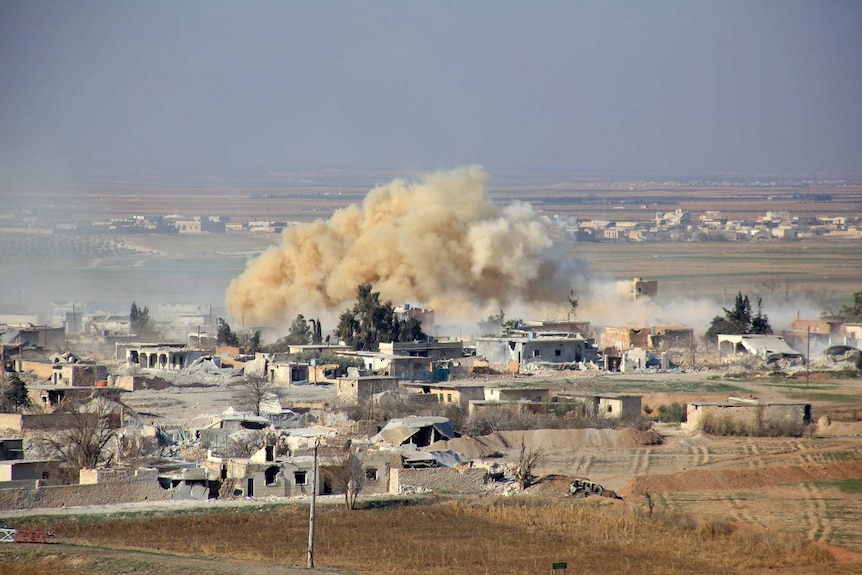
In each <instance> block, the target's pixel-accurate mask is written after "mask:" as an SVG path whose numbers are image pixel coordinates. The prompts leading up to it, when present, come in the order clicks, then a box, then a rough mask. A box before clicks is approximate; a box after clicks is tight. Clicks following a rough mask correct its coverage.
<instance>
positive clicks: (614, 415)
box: [592, 394, 641, 419]
mask: <svg viewBox="0 0 862 575" xmlns="http://www.w3.org/2000/svg"><path fill="white" fill-rule="evenodd" d="M592 401H593V405H594V409H595V414H596V416H597V417H601V418H604V419H622V418H625V417H637V416H639V415H640V414H641V396H639V395H606V394H597V395H595V396H593V400H592Z"/></svg>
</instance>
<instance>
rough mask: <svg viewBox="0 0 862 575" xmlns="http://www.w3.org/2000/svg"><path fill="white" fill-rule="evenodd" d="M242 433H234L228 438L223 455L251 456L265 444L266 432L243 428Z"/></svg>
mask: <svg viewBox="0 0 862 575" xmlns="http://www.w3.org/2000/svg"><path fill="white" fill-rule="evenodd" d="M242 431H243V432H242V433H234V434H232V435H231V437H230V438H229V439H228V442H227V445H226V446H225V450H224V455H225V456H227V457H251V456H252V455H254V454H255V453H256V452H258V451H260V449H261V448H262V447H263V446H264V445H266V444H267V443H266V432H265V431H262V430H256V429H245V430H242Z"/></svg>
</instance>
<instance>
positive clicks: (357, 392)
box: [335, 375, 398, 403]
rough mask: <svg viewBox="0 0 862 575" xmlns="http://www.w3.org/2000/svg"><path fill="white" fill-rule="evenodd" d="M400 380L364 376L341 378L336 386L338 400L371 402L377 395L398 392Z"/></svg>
mask: <svg viewBox="0 0 862 575" xmlns="http://www.w3.org/2000/svg"><path fill="white" fill-rule="evenodd" d="M397 389H398V378H397V377H391V376H387V375H363V376H358V377H340V378H338V383H336V384H335V390H336V394H337V395H338V399H340V400H342V401H346V402H350V403H364V402H366V401H369V400H370V399H371V398H372V397H373V396H374V394H375V393H381V392H383V391H396V390H397Z"/></svg>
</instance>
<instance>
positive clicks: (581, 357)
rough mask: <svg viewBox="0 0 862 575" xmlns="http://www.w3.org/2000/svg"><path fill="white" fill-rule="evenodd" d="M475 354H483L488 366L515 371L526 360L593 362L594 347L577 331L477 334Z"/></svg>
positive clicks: (596, 356) (594, 358) (595, 351)
mask: <svg viewBox="0 0 862 575" xmlns="http://www.w3.org/2000/svg"><path fill="white" fill-rule="evenodd" d="M476 355H477V356H481V357H484V358H485V359H486V360H487V361H488V364H489V365H490V366H492V367H502V368H503V369H508V370H512V371H517V370H518V369H519V368H520V367H521V366H524V365H526V364H528V363H537V362H545V363H559V364H563V363H578V362H595V361H596V360H597V358H598V350H597V349H596V347H595V346H594V345H593V344H592V341H591V340H588V339H586V338H584V337H583V336H581V335H577V334H575V335H569V336H564V337H561V336H559V335H549V334H541V333H530V334H529V335H527V336H524V337H517V336H516V337H480V338H477V339H476Z"/></svg>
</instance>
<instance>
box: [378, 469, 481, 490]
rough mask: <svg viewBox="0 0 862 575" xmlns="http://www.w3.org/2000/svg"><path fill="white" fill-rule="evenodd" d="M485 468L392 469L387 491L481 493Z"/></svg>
mask: <svg viewBox="0 0 862 575" xmlns="http://www.w3.org/2000/svg"><path fill="white" fill-rule="evenodd" d="M486 479H487V470H485V469H464V470H458V469H452V468H448V467H438V468H431V469H392V470H391V471H390V476H389V492H390V493H392V494H393V495H402V494H405V493H417V492H418V493H423V492H426V491H433V492H435V493H441V494H443V493H483V492H484V491H485V482H486Z"/></svg>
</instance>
